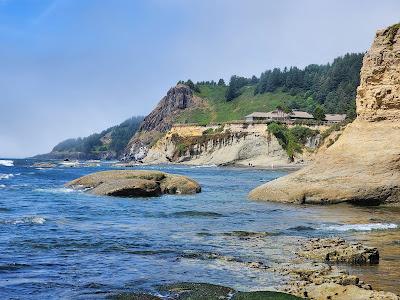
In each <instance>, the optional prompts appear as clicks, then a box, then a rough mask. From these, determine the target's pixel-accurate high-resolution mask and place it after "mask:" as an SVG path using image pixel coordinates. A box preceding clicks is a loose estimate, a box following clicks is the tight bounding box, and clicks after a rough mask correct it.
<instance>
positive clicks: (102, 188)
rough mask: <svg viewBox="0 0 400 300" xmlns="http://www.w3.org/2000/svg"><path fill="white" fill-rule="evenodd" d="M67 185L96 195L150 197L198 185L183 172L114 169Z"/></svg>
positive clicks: (192, 191) (190, 189) (195, 189)
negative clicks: (169, 172)
mask: <svg viewBox="0 0 400 300" xmlns="http://www.w3.org/2000/svg"><path fill="white" fill-rule="evenodd" d="M65 186H66V187H70V188H73V189H78V190H84V191H87V192H89V193H91V194H95V195H104V196H119V197H151V196H160V195H163V194H195V193H199V192H200V191H201V187H200V185H199V184H198V183H197V182H196V181H194V180H192V179H190V178H188V177H185V176H181V175H174V174H168V173H164V172H159V171H146V170H113V171H103V172H96V173H93V174H89V175H86V176H83V177H80V178H78V179H75V180H73V181H71V182H68V183H67V184H66V185H65Z"/></svg>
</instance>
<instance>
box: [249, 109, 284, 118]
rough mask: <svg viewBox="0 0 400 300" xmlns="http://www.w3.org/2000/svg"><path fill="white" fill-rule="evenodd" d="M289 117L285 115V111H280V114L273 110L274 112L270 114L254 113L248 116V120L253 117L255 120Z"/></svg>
mask: <svg viewBox="0 0 400 300" xmlns="http://www.w3.org/2000/svg"><path fill="white" fill-rule="evenodd" d="M288 116H289V115H288V114H286V113H284V112H283V111H279V112H278V111H277V110H273V111H269V112H257V111H256V112H253V113H251V114H249V115H247V116H246V118H251V117H253V118H266V119H268V118H277V117H280V118H286V117H288Z"/></svg>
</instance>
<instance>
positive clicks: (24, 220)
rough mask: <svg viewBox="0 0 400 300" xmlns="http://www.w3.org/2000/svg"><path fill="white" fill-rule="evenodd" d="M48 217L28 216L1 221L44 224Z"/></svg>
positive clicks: (12, 223) (18, 223) (13, 223)
mask: <svg viewBox="0 0 400 300" xmlns="http://www.w3.org/2000/svg"><path fill="white" fill-rule="evenodd" d="M44 222H46V219H45V218H43V217H40V216H28V217H22V218H19V219H12V220H4V221H0V223H3V224H11V225H20V224H38V225H43V224H44Z"/></svg>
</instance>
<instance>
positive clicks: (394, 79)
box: [249, 25, 400, 205]
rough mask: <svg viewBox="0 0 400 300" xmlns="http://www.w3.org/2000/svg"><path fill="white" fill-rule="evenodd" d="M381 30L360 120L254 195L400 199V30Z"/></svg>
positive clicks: (367, 60) (361, 93)
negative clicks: (310, 158) (298, 167)
mask: <svg viewBox="0 0 400 300" xmlns="http://www.w3.org/2000/svg"><path fill="white" fill-rule="evenodd" d="M399 27H400V26H399V25H395V26H392V27H389V28H388V29H385V30H381V31H378V33H377V34H376V37H375V41H374V43H373V44H372V47H371V49H370V50H369V51H368V53H367V54H366V55H365V57H364V61H363V67H362V70H361V83H360V86H359V88H358V91H357V99H356V102H357V115H358V116H357V119H356V120H355V121H354V122H353V123H352V124H349V125H348V126H347V127H346V129H345V130H344V131H343V133H342V135H341V136H340V137H339V138H338V140H337V141H336V142H335V143H334V144H333V145H332V146H330V147H329V148H328V149H327V150H326V151H325V152H324V153H322V154H320V155H318V156H317V157H316V159H315V161H314V163H312V164H311V165H309V166H307V167H305V168H303V169H302V170H300V171H298V172H295V173H292V174H290V175H288V176H286V177H282V178H279V179H277V180H274V181H272V182H269V183H267V184H264V185H262V186H260V187H258V188H256V189H254V190H253V191H251V193H250V195H249V197H250V198H251V199H254V200H269V201H279V202H292V203H314V204H315V203H318V204H331V203H339V202H350V203H353V204H360V205H378V204H394V203H396V204H397V203H399V202H400V148H399V147H398V145H399V144H400V111H399V110H400V100H399V99H400V98H399V97H400V30H398V29H399Z"/></svg>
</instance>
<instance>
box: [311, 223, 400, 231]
mask: <svg viewBox="0 0 400 300" xmlns="http://www.w3.org/2000/svg"><path fill="white" fill-rule="evenodd" d="M398 227H399V226H398V225H397V224H393V223H369V224H345V225H328V226H323V227H320V228H318V229H322V230H332V231H372V230H387V229H396V228H398Z"/></svg>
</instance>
